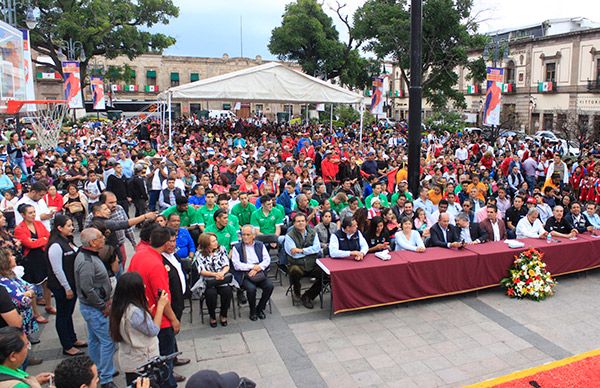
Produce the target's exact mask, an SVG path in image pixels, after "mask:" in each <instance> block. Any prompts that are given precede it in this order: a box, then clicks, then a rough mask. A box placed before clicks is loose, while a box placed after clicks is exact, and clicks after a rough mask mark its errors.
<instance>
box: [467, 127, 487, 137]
mask: <svg viewBox="0 0 600 388" xmlns="http://www.w3.org/2000/svg"><path fill="white" fill-rule="evenodd" d="M463 131H464V132H465V133H467V134H469V135H481V134H482V133H483V129H481V128H477V127H465V128H464V129H463Z"/></svg>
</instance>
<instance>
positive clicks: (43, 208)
mask: <svg viewBox="0 0 600 388" xmlns="http://www.w3.org/2000/svg"><path fill="white" fill-rule="evenodd" d="M23 203H25V204H27V205H31V206H33V207H34V208H35V219H36V220H38V221H42V220H41V218H40V215H42V214H48V213H50V209H48V205H47V204H46V202H45V201H44V200H43V199H40V200H39V201H37V202H35V201H34V200H33V199H31V198H29V195H27V194H25V195H24V196H23V198H21V199H20V200H19V202H17V206H16V208H15V225H19V224H20V223H21V222H23V217H22V216H21V213H19V212H18V211H16V210H17V209H18V208H19V206H20V205H21V204H23ZM50 221H51V219H47V220H45V221H42V223H43V224H44V226H45V227H46V229H48V230H50V228H51V224H50Z"/></svg>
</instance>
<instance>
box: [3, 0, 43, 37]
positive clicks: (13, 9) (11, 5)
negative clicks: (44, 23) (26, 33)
mask: <svg viewBox="0 0 600 388" xmlns="http://www.w3.org/2000/svg"><path fill="white" fill-rule="evenodd" d="M18 4H19V2H18V1H17V0H1V1H0V5H1V7H2V12H1V13H2V19H3V20H4V21H5V22H6V23H7V24H10V25H11V26H13V27H15V28H18V25H17V5H18ZM23 5H24V6H26V7H27V10H26V11H25V24H26V25H27V28H28V29H30V30H33V29H34V28H35V27H37V25H38V22H39V19H38V17H37V15H36V12H35V8H34V7H33V6H32V5H31V3H30V2H29V1H24V2H23Z"/></svg>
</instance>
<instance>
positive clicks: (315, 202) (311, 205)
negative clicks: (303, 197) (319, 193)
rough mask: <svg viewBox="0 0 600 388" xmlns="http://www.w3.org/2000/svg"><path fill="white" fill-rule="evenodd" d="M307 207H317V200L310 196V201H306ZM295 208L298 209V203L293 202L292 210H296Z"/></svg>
mask: <svg viewBox="0 0 600 388" xmlns="http://www.w3.org/2000/svg"><path fill="white" fill-rule="evenodd" d="M279 206H281V205H279ZM282 207H283V206H282ZM308 207H312V208H313V209H315V208H318V207H319V202H318V201H317V200H315V199H312V198H311V199H310V201H309V202H308ZM296 209H298V204H297V203H295V202H294V208H293V209H292V210H296ZM280 210H281V209H280Z"/></svg>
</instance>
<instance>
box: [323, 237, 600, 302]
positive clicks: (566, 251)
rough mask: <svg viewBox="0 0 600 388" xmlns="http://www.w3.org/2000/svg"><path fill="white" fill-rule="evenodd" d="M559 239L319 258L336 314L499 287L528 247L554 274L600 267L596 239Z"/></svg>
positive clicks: (524, 240)
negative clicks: (539, 254)
mask: <svg viewBox="0 0 600 388" xmlns="http://www.w3.org/2000/svg"><path fill="white" fill-rule="evenodd" d="M558 240H560V242H552V243H547V242H546V240H542V239H523V240H521V241H523V242H524V243H525V247H524V248H519V249H511V248H509V247H508V246H507V245H506V244H505V243H504V242H501V241H498V242H489V243H485V244H479V245H472V246H468V247H466V248H465V249H460V250H457V249H444V248H428V249H427V251H426V252H425V253H416V252H409V251H398V252H392V253H391V255H392V259H391V260H389V261H382V260H380V259H378V258H376V257H375V255H367V256H366V257H365V259H364V260H363V261H360V262H357V261H354V260H352V259H330V258H325V259H320V262H321V265H322V266H324V267H325V268H326V269H327V272H328V273H330V276H331V289H332V309H333V311H334V313H340V312H345V311H352V310H358V309H364V308H369V307H377V306H383V305H388V304H394V303H401V302H406V301H411V300H417V299H424V298H431V297H435V296H443V295H449V294H456V293H461V292H468V291H472V290H476V289H481V288H486V287H493V286H497V285H498V284H499V282H500V279H502V278H503V277H506V276H507V274H508V269H509V268H510V266H511V265H512V263H513V261H514V259H515V255H518V254H519V253H521V252H523V251H524V250H526V249H530V248H536V249H539V250H540V251H542V252H543V253H544V261H545V262H546V264H547V269H548V271H550V273H552V274H553V275H560V274H566V273H571V272H577V271H583V270H587V269H591V268H595V267H599V266H600V238H593V237H591V236H590V235H581V236H578V237H577V239H576V240H569V239H558Z"/></svg>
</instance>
